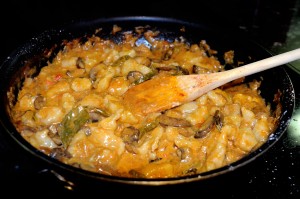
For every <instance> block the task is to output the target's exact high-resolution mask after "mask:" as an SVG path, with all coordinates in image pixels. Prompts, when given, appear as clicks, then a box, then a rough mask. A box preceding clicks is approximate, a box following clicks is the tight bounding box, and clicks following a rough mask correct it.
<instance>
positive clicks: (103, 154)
mask: <svg viewBox="0 0 300 199" xmlns="http://www.w3.org/2000/svg"><path fill="white" fill-rule="evenodd" d="M99 31H101V30H99ZM112 34H120V35H122V37H121V38H122V40H118V41H114V40H111V39H107V38H104V37H101V36H97V35H96V34H95V35H93V36H91V37H87V38H85V39H79V38H78V39H74V40H71V41H66V42H65V44H64V48H63V49H61V50H60V51H59V52H58V53H57V54H56V55H55V57H54V58H53V59H52V60H51V61H49V62H48V64H47V65H46V66H44V67H43V68H42V69H41V71H40V72H39V74H38V75H36V76H35V77H28V78H26V80H25V81H24V84H23V86H22V89H21V90H20V91H19V94H18V100H17V103H16V105H15V106H14V108H13V111H12V117H13V122H14V124H15V126H16V128H17V130H18V131H19V132H20V134H21V135H22V136H23V137H24V138H25V139H26V140H27V141H28V142H29V143H31V145H33V146H34V147H36V148H37V149H39V150H40V151H42V152H44V153H45V154H47V155H49V156H51V157H53V158H56V159H58V160H60V161H62V162H64V163H65V164H69V165H73V166H74V167H79V168H82V169H84V170H89V171H93V172H98V173H103V174H107V175H113V176H124V177H139V178H140V177H141V178H169V177H179V176H186V175H191V174H198V173H202V172H206V171H210V170H213V169H216V168H220V167H222V166H224V165H228V164H230V163H233V162H235V161H237V160H239V159H241V158H242V157H244V156H246V155H248V154H249V153H251V152H252V151H254V150H256V149H257V148H258V147H260V146H261V145H262V144H263V143H264V142H266V140H267V139H268V137H269V135H270V134H271V133H272V132H273V130H274V128H275V126H276V122H277V120H278V118H277V117H276V115H279V114H276V115H275V114H274V113H273V112H272V111H271V107H270V105H269V104H268V103H267V102H266V101H265V100H264V99H263V98H262V97H261V96H260V90H259V88H260V84H261V82H260V81H258V80H253V81H252V82H247V83H246V82H243V81H237V82H233V83H230V84H227V85H225V86H222V87H220V88H217V89H215V90H212V91H210V92H208V93H207V94H204V95H202V96H201V97H199V98H198V99H196V100H194V101H192V102H189V103H186V104H183V105H180V106H177V107H175V108H172V109H168V110H166V111H164V112H154V113H150V114H147V115H141V114H138V113H136V112H135V111H134V107H127V106H126V105H125V104H124V103H123V96H124V93H126V91H127V90H128V89H129V88H131V87H134V86H135V85H137V84H141V83H143V82H145V81H147V80H149V79H151V78H162V77H165V76H170V75H188V74H195V73H214V72H219V71H223V70H225V66H227V65H233V64H234V51H232V50H228V51H227V52H226V53H225V54H224V55H223V58H224V59H223V60H220V59H219V58H218V57H217V55H218V51H217V50H218V49H213V47H210V45H209V44H208V43H206V41H205V40H202V41H200V42H199V43H188V42H186V40H185V39H184V38H183V37H179V38H178V39H175V40H165V39H159V37H158V36H159V34H160V32H159V31H154V30H150V29H147V28H143V27H137V28H136V30H135V31H124V32H122V31H121V27H118V26H114V28H113V31H112ZM162 97H163V93H162ZM277 111H280V110H279V109H277Z"/></svg>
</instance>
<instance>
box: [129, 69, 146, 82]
mask: <svg viewBox="0 0 300 199" xmlns="http://www.w3.org/2000/svg"><path fill="white" fill-rule="evenodd" d="M127 79H128V80H129V82H130V83H133V84H134V85H135V84H139V83H142V82H143V81H145V80H144V75H143V73H141V72H140V71H130V72H129V73H128V74H127Z"/></svg>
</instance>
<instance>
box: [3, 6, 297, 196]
mask: <svg viewBox="0 0 300 199" xmlns="http://www.w3.org/2000/svg"><path fill="white" fill-rule="evenodd" d="M217 2H218V1H215V0H212V1H210V2H206V3H204V6H203V7H202V8H198V9H196V8H194V7H195V6H193V3H192V1H191V2H189V1H187V2H186V4H184V5H174V3H173V2H172V1H161V2H160V3H149V5H142V4H141V2H140V6H142V7H141V9H140V10H138V11H137V10H136V9H133V7H132V6H133V5H132V6H130V5H125V3H124V4H120V5H118V6H114V5H113V3H111V4H109V5H105V6H104V4H96V5H95V6H93V5H85V6H83V5H82V3H81V4H78V3H72V5H70V4H68V3H66V2H64V1H62V2H61V1H59V2H55V1H54V2H52V3H49V4H45V3H41V2H40V1H32V2H26V3H25V2H17V1H14V0H12V1H10V2H9V3H8V5H6V7H5V8H7V10H9V12H10V13H11V15H15V16H17V19H13V18H11V16H7V15H4V14H1V16H0V22H1V23H0V24H2V25H1V26H2V30H1V38H2V41H1V43H2V46H1V47H0V56H1V57H0V58H1V61H3V60H4V59H5V57H6V56H8V55H9V53H10V52H11V51H12V50H13V49H14V48H16V47H17V46H19V45H20V44H22V43H23V42H24V41H26V40H27V39H29V38H30V37H32V36H33V35H35V34H37V33H38V32H41V31H43V30H45V29H48V28H51V27H53V26H56V25H61V24H63V23H68V22H70V21H72V20H78V19H81V18H84V19H87V18H97V17H108V16H123V15H124V16H133V15H149V16H165V17H175V18H178V19H183V20H190V21H193V22H197V23H203V22H205V23H214V24H216V25H220V30H222V29H225V28H229V29H238V30H239V31H242V32H244V33H245V34H248V35H250V36H251V37H253V38H255V39H256V40H257V41H258V42H260V43H262V44H263V45H264V46H265V47H266V48H267V49H269V50H271V51H272V52H274V53H280V52H284V51H287V50H291V49H294V48H297V47H299V46H300V9H298V8H299V5H300V3H299V2H300V1H299V0H298V1H296V0H294V1H285V2H284V4H283V3H282V2H281V3H275V2H274V1H268V0H266V1H258V0H256V1H250V2H248V3H247V4H242V3H239V1H229V2H228V1H227V3H226V4H225V3H223V4H224V5H221V7H222V8H216V7H215V6H214V4H216V3H217ZM218 3H219V2H218ZM1 4H2V3H1ZM107 6H108V7H107ZM166 9H168V10H169V12H166ZM184 10H190V11H189V14H188V15H185V14H183V13H184ZM286 70H287V72H288V74H289V75H290V77H291V80H292V82H293V84H294V88H295V95H296V107H295V111H294V115H293V118H292V120H291V123H290V125H289V128H288V129H287V131H286V132H285V133H284V135H283V136H282V137H281V139H280V140H279V141H278V142H277V143H276V144H275V145H274V146H273V147H271V148H270V149H269V150H268V151H267V152H266V153H264V154H263V155H261V156H260V157H258V158H257V159H256V160H254V161H252V162H250V163H249V164H247V165H245V166H243V167H241V168H239V169H237V170H235V171H233V172H230V173H228V174H224V175H221V176H218V177H217V178H214V179H211V180H207V181H205V182H202V181H200V182H194V183H187V184H181V185H172V186H171V185H170V186H154V187H147V186H137V187H136V186H122V187H118V186H115V185H107V184H105V183H103V185H101V186H100V187H97V189H96V188H95V187H93V186H94V185H93V184H80V185H77V184H75V185H73V184H72V183H68V182H66V181H64V180H63V179H61V178H60V177H61V176H59V175H58V174H57V173H55V172H54V171H51V170H50V169H49V168H48V167H47V164H46V163H45V162H43V161H41V160H38V159H37V158H36V157H33V156H32V155H31V154H30V153H28V152H27V151H25V150H24V149H23V148H21V147H20V146H19V145H18V144H17V143H15V142H14V140H12V139H11V138H10V137H9V136H8V135H7V134H6V133H4V131H3V129H2V128H1V129H0V157H1V158H0V182H1V186H0V194H1V193H4V192H6V191H7V192H8V193H10V194H11V195H14V194H16V195H18V193H19V192H18V191H19V190H25V191H23V192H22V194H24V195H27V194H28V195H34V190H37V189H38V190H39V191H42V192H43V193H44V194H45V196H50V195H53V196H58V195H57V194H60V196H63V195H62V194H68V195H69V196H71V195H72V194H73V193H75V194H79V193H85V192H87V191H91V190H93V191H95V190H98V192H99V193H100V194H101V193H110V194H111V195H113V194H118V193H119V194H120V193H125V194H130V195H128V196H130V197H135V196H143V195H141V193H142V194H143V193H144V194H146V195H147V196H160V194H168V195H169V196H173V195H174V196H176V195H178V194H180V193H181V194H185V195H187V196H190V197H195V196H197V197H202V196H203V197H204V196H211V197H213V196H223V197H224V198H265V197H268V198H273V199H275V198H283V199H285V198H300V172H299V168H300V129H299V124H300V121H299V119H300V85H299V78H300V62H298V61H295V62H293V63H291V65H290V67H288V68H286ZM0 86H1V85H0Z"/></svg>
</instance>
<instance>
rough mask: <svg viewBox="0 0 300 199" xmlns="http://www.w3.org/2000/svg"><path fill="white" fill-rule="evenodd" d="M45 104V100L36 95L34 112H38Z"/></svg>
mask: <svg viewBox="0 0 300 199" xmlns="http://www.w3.org/2000/svg"><path fill="white" fill-rule="evenodd" d="M45 103H46V99H45V98H44V97H43V96H41V95H37V96H36V98H35V99H34V108H35V109H36V110H40V109H41V108H43V106H44V105H45Z"/></svg>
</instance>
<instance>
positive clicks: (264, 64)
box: [222, 48, 300, 81]
mask: <svg viewBox="0 0 300 199" xmlns="http://www.w3.org/2000/svg"><path fill="white" fill-rule="evenodd" d="M297 59H300V48H298V49H295V50H292V51H289V52H285V53H282V54H279V55H275V56H273V57H269V58H266V59H263V60H260V61H257V62H253V63H250V64H247V65H244V66H242V67H238V68H235V69H232V70H228V71H224V72H222V73H223V74H224V75H225V74H226V76H227V77H226V79H227V80H226V81H232V80H234V79H238V78H240V77H244V76H247V75H251V74H254V73H258V72H260V71H263V70H267V69H270V68H273V67H276V66H280V65H283V64H286V63H289V62H292V61H295V60H297Z"/></svg>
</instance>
